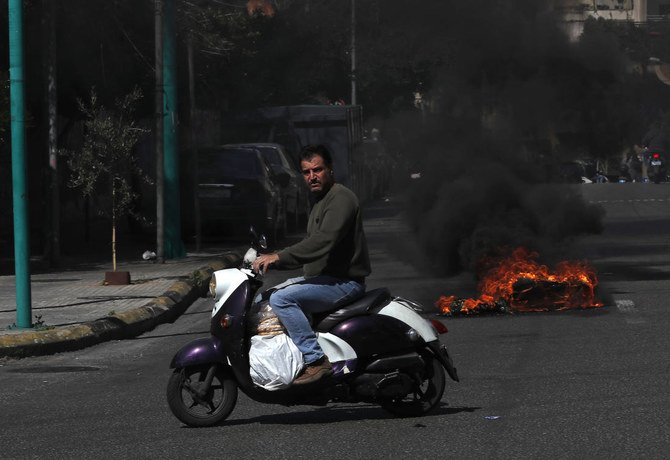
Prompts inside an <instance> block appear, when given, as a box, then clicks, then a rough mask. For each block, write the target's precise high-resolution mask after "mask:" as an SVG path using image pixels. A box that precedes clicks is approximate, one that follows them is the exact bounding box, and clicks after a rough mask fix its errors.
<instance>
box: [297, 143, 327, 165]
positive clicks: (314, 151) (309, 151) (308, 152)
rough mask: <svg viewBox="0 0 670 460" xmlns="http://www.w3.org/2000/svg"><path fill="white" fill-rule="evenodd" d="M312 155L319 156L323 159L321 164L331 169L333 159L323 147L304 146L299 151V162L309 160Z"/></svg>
mask: <svg viewBox="0 0 670 460" xmlns="http://www.w3.org/2000/svg"><path fill="white" fill-rule="evenodd" d="M314 155H319V156H320V157H321V158H323V162H324V163H325V165H326V166H328V167H329V168H332V167H333V157H332V155H331V154H330V151H329V150H328V149H327V148H326V146H325V145H321V144H319V145H306V146H305V147H303V149H302V150H301V151H300V161H303V160H309V159H310V158H312V157H313V156H314Z"/></svg>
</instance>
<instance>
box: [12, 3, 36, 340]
mask: <svg viewBox="0 0 670 460" xmlns="http://www.w3.org/2000/svg"><path fill="white" fill-rule="evenodd" d="M9 85H10V86H9V96H10V106H11V109H10V110H11V117H12V120H11V125H12V127H11V133H12V190H13V197H14V268H15V274H16V325H17V326H18V327H20V328H29V327H32V321H31V319H32V311H31V310H32V308H31V302H30V252H29V246H30V245H29V244H28V235H29V232H28V228H29V226H28V192H27V187H26V182H27V174H26V155H25V149H26V132H25V100H24V85H23V10H22V7H21V0H9Z"/></svg>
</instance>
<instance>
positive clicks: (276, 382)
mask: <svg viewBox="0 0 670 460" xmlns="http://www.w3.org/2000/svg"><path fill="white" fill-rule="evenodd" d="M249 365H250V367H251V369H250V374H251V380H253V382H254V383H255V384H256V385H258V386H260V387H262V388H265V389H266V390H269V391H274V390H280V389H282V388H286V387H288V386H289V385H290V384H291V382H293V380H294V379H295V378H296V377H297V376H298V374H299V373H300V371H301V370H302V367H303V359H302V353H301V352H300V350H298V347H296V345H295V344H294V343H293V340H291V339H290V337H289V336H288V335H286V334H277V335H254V336H252V337H251V348H250V349H249Z"/></svg>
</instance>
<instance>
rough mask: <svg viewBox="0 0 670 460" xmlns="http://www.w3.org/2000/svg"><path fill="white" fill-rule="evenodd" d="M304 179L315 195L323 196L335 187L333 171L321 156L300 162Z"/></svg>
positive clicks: (314, 156)
mask: <svg viewBox="0 0 670 460" xmlns="http://www.w3.org/2000/svg"><path fill="white" fill-rule="evenodd" d="M300 169H301V170H302V177H304V178H305V182H306V183H307V186H308V187H309V190H310V191H311V192H312V193H313V194H315V195H322V194H324V193H326V192H328V190H330V187H332V186H333V183H334V179H333V170H332V169H331V168H329V167H328V166H326V164H325V163H324V161H323V157H321V155H313V156H312V157H311V158H309V159H307V160H302V161H301V162H300Z"/></svg>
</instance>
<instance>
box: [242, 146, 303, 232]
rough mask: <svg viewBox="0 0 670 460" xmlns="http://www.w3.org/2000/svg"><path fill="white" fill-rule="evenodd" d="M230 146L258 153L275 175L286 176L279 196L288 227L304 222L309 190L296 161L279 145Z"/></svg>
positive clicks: (295, 227) (294, 227)
mask: <svg viewBox="0 0 670 460" xmlns="http://www.w3.org/2000/svg"><path fill="white" fill-rule="evenodd" d="M230 145H232V146H237V147H241V148H252V149H256V150H258V151H260V152H261V154H262V155H263V158H265V161H267V162H268V163H269V164H270V167H271V168H272V171H273V173H274V174H275V175H277V176H281V175H282V174H286V175H288V181H287V183H286V185H285V186H283V187H282V188H281V194H282V200H283V201H284V207H285V208H286V213H287V222H288V225H289V226H290V227H292V229H297V228H298V226H299V223H300V222H301V221H302V220H306V218H307V215H308V214H309V190H308V189H307V185H306V184H305V181H304V179H303V178H302V173H301V172H300V169H299V165H298V164H297V160H293V159H292V158H291V156H290V155H289V154H288V152H287V151H286V150H285V149H284V147H283V146H282V145H281V144H276V143H267V142H265V143H245V144H230Z"/></svg>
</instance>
